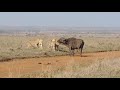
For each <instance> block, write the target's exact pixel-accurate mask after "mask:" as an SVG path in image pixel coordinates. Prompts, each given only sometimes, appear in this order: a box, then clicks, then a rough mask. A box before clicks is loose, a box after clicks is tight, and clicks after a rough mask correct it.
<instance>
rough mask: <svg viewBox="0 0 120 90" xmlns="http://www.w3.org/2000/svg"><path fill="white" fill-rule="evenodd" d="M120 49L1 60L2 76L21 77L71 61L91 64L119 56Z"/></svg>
mask: <svg viewBox="0 0 120 90" xmlns="http://www.w3.org/2000/svg"><path fill="white" fill-rule="evenodd" d="M119 57H120V51H111V52H98V53H83V57H80V56H79V55H75V56H55V57H41V58H29V59H16V60H13V61H9V62H0V77H1V78H3V77H19V76H18V75H24V74H28V73H33V72H40V71H45V70H49V68H51V69H52V70H56V69H58V68H60V67H63V66H66V65H67V63H69V62H70V61H74V63H79V64H81V65H83V66H84V65H85V66H87V65H90V64H91V63H93V62H94V61H95V60H98V59H103V58H106V59H112V58H119Z"/></svg>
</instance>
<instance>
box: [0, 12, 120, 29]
mask: <svg viewBox="0 0 120 90" xmlns="http://www.w3.org/2000/svg"><path fill="white" fill-rule="evenodd" d="M0 26H68V27H69V26H70V27H120V12H0Z"/></svg>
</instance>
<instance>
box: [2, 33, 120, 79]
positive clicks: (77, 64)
mask: <svg viewBox="0 0 120 90" xmlns="http://www.w3.org/2000/svg"><path fill="white" fill-rule="evenodd" d="M72 36H74V37H76V38H81V39H83V40H84V42H85V46H84V49H83V57H80V56H79V53H77V52H76V53H77V54H76V55H75V56H74V57H73V56H69V55H68V54H69V52H68V48H67V47H65V46H62V45H61V46H60V51H52V50H51V49H49V48H48V45H49V43H50V40H51V39H53V38H56V39H59V38H60V37H66V38H67V37H72ZM38 38H41V39H43V50H41V49H38V48H32V47H31V48H26V47H27V43H28V41H30V40H33V41H34V40H36V39H38ZM119 50H120V37H95V36H92V37H90V36H86V37H84V36H79V35H64V36H60V35H47V34H46V35H44V34H41V35H38V36H17V35H16V36H13V35H11V36H10V35H1V36H0V77H1V78H3V77H5V78H14V77H16V78H100V77H103V78H104V77H108V78H111V77H114V78H117V77H118V78H119V77H120V51H119Z"/></svg>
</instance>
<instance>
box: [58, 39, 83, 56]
mask: <svg viewBox="0 0 120 90" xmlns="http://www.w3.org/2000/svg"><path fill="white" fill-rule="evenodd" d="M57 42H58V43H59V44H63V45H65V46H67V47H68V48H69V51H70V55H73V56H74V50H75V49H77V50H79V51H80V56H82V49H83V46H84V41H83V40H82V39H76V38H74V37H71V38H67V39H65V38H60V39H59V40H58V41H57Z"/></svg>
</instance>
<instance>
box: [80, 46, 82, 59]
mask: <svg viewBox="0 0 120 90" xmlns="http://www.w3.org/2000/svg"><path fill="white" fill-rule="evenodd" d="M80 56H81V57H82V48H81V49H80Z"/></svg>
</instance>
